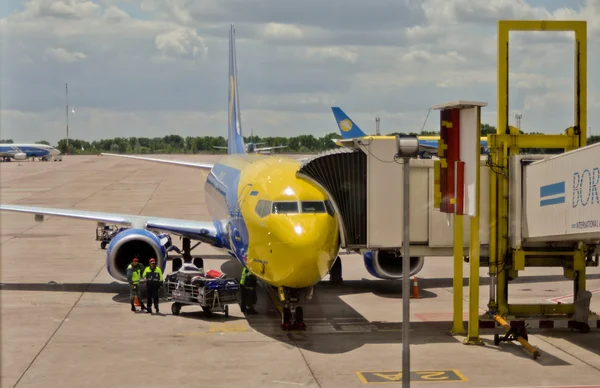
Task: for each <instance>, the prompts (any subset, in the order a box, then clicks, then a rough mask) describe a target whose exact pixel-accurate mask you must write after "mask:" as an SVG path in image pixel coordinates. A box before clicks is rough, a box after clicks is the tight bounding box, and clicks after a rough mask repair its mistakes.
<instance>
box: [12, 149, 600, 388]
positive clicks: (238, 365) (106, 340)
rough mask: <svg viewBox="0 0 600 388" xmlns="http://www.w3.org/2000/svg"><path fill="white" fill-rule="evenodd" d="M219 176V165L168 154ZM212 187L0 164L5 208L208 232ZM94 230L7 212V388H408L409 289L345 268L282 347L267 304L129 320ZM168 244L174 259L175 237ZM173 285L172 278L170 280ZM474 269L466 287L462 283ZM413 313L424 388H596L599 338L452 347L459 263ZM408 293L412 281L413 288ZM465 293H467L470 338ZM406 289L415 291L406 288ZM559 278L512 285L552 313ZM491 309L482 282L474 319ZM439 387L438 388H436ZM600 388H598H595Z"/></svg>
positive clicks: (197, 174) (107, 160)
mask: <svg viewBox="0 0 600 388" xmlns="http://www.w3.org/2000/svg"><path fill="white" fill-rule="evenodd" d="M153 156H154V157H164V158H172V159H179V160H194V161H204V162H209V161H216V160H218V158H219V157H220V156H216V155H164V156H156V155H153ZM205 175H206V173H205V172H201V171H198V170H194V169H190V168H185V167H178V166H172V165H164V164H156V163H151V162H143V161H135V160H128V159H120V158H113V157H107V156H97V155H94V156H70V155H69V156H65V157H64V158H63V161H62V162H38V161H35V162H30V161H26V162H20V163H19V162H11V163H0V188H1V189H0V198H1V200H0V201H1V202H2V203H15V204H23V205H39V206H48V207H57V208H74V209H87V210H94V211H107V212H116V213H128V214H144V215H154V216H165V217H177V218H183V219H209V215H208V211H207V209H206V204H205V200H204V180H205ZM95 228H96V224H95V222H93V221H84V220H75V219H67V218H57V217H46V219H45V221H44V222H42V223H38V222H36V221H34V217H33V215H30V214H18V213H10V212H1V213H0V244H1V245H0V253H1V260H2V261H1V277H0V279H1V284H0V302H1V320H0V324H1V326H0V331H1V335H2V343H1V351H2V354H1V356H2V358H1V364H0V365H1V384H0V385H1V386H2V387H48V386H50V387H59V386H60V387H108V386H115V387H135V386H140V387H145V388H150V387H174V386H183V385H186V386H196V387H294V386H297V387H345V388H351V387H368V386H370V385H372V384H387V385H389V386H392V387H393V386H401V369H402V341H401V339H402V303H401V301H402V293H401V290H402V287H401V282H396V281H385V280H377V279H375V278H373V277H372V276H370V275H369V274H368V272H367V271H366V269H365V268H364V264H363V262H362V259H361V257H360V256H358V255H344V256H342V257H343V278H344V283H343V284H342V285H332V284H329V283H328V281H327V280H328V279H327V278H325V279H324V280H323V282H321V283H320V284H318V285H317V286H316V288H315V293H314V297H313V300H312V301H310V302H309V303H308V304H306V305H304V306H305V307H304V308H305V316H306V323H307V325H308V328H307V330H306V331H303V332H283V331H281V329H280V328H279V322H280V317H279V315H278V312H277V309H276V308H275V305H274V304H273V303H272V301H271V300H270V298H269V297H268V295H267V293H266V292H263V291H260V292H259V295H258V296H259V302H258V305H257V310H258V314H257V315H250V316H248V317H246V316H245V315H244V314H242V313H241V312H240V309H239V306H238V305H230V306H229V314H230V316H229V318H225V317H224V316H223V314H221V313H218V312H215V313H213V314H211V315H210V316H208V315H206V314H205V313H203V312H202V310H201V309H200V308H197V307H195V306H186V307H183V309H182V311H181V314H180V315H179V316H175V315H172V314H171V309H170V305H171V303H169V302H166V301H162V302H161V305H160V314H154V315H150V314H147V313H133V312H131V311H130V306H129V303H128V302H129V293H128V292H129V291H128V287H127V285H126V284H122V283H119V282H116V281H115V280H114V279H113V278H112V277H111V276H110V275H109V274H108V273H107V271H106V251H104V250H101V249H100V244H99V242H98V241H95ZM173 242H174V243H175V244H176V245H179V246H180V242H179V239H178V238H174V239H173ZM192 254H193V255H194V256H203V257H205V261H204V262H205V269H207V270H208V269H211V268H214V269H217V270H221V271H224V272H226V273H227V274H229V275H231V276H236V277H239V271H240V270H241V268H240V266H239V264H237V263H236V262H235V261H233V260H232V259H231V258H230V257H227V256H224V255H222V254H221V253H219V252H217V251H215V250H213V249H212V248H210V247H209V246H205V245H200V246H199V247H198V248H196V249H195V250H194V251H192ZM166 272H167V273H168V272H170V264H168V266H167V271H166ZM468 273H469V272H468V264H464V274H465V276H468ZM417 276H418V285H419V293H420V297H421V298H420V299H411V301H410V316H411V322H410V343H411V346H410V357H411V359H410V366H411V380H412V383H414V384H416V385H417V386H420V387H437V386H443V387H444V388H451V387H464V388H467V387H550V386H553V387H559V386H560V387H575V386H588V387H591V386H600V330H599V329H594V328H592V330H591V331H590V332H589V333H585V334H584V333H580V332H578V331H573V330H571V329H538V330H533V331H530V334H529V340H530V343H531V344H532V345H533V346H535V347H537V348H538V349H539V351H540V353H541V357H539V358H538V359H537V360H533V359H532V358H531V356H530V354H529V353H528V352H526V351H525V350H524V349H523V348H522V346H521V345H520V344H519V343H515V342H509V343H506V342H505V343H501V344H500V345H499V346H494V343H493V333H494V332H497V333H503V331H502V330H496V331H493V330H481V336H480V337H481V339H482V340H483V343H484V345H483V346H468V345H465V344H463V341H464V338H465V337H464V336H463V335H457V336H452V335H450V334H449V330H450V328H451V326H452V325H451V323H452V322H451V321H452V260H451V258H449V257H436V258H427V259H426V262H425V266H424V268H423V270H422V271H421V272H420V273H419V274H418V275H417ZM411 280H412V279H411ZM467 284H468V280H467V278H465V282H464V286H465V287H464V289H463V292H464V294H463V295H464V299H465V302H464V314H465V315H464V317H465V329H466V328H467V323H466V320H467V306H468V302H467V301H468V296H469V294H468V287H467ZM587 284H588V290H592V291H595V292H594V294H593V295H594V297H592V300H591V306H590V308H591V310H593V311H599V310H600V293H599V292H600V268H590V269H588V282H587ZM411 287H412V284H411ZM572 290H573V286H572V282H571V281H568V280H567V279H565V278H564V277H563V276H562V269H559V268H554V269H532V270H527V271H525V272H523V273H521V276H520V277H519V278H518V279H517V280H515V281H514V282H511V284H510V286H509V296H510V302H511V303H557V302H558V301H567V300H568V298H569V295H570V294H572ZM488 295H489V285H488V276H487V268H482V269H481V288H480V297H479V306H480V312H481V313H483V312H484V311H485V310H486V306H487V302H488ZM442 382H443V383H444V384H440V383H442ZM594 384H596V385H594Z"/></svg>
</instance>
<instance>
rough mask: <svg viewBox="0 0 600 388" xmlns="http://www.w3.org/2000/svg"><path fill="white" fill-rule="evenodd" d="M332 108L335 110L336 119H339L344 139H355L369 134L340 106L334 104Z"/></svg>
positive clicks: (339, 126) (338, 123)
mask: <svg viewBox="0 0 600 388" xmlns="http://www.w3.org/2000/svg"><path fill="white" fill-rule="evenodd" d="M331 110H332V111H333V116H334V117H335V121H337V125H338V128H339V129H340V133H341V134H342V139H353V138H355V137H364V136H368V135H367V134H366V133H364V132H363V131H362V130H361V129H360V128H359V127H358V125H356V124H355V123H354V121H352V119H351V118H350V117H348V116H347V115H346V114H345V113H344V111H343V110H341V109H340V108H339V107H337V106H332V107H331Z"/></svg>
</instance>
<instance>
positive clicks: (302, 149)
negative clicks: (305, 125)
mask: <svg viewBox="0 0 600 388" xmlns="http://www.w3.org/2000/svg"><path fill="white" fill-rule="evenodd" d="M495 133H496V127H495V126H493V125H489V124H481V136H487V135H488V134H495ZM521 133H524V132H523V131H521ZM402 134H404V133H400V132H392V133H388V134H387V135H388V136H395V135H402ZM408 135H421V136H439V132H436V131H423V132H421V133H418V134H417V133H415V132H410V133H408ZM340 138H341V136H340V134H339V133H335V132H332V133H329V134H327V135H325V136H323V137H314V136H313V135H299V136H294V137H283V136H274V137H262V138H261V137H259V136H253V137H252V138H249V137H244V141H245V142H246V144H248V143H250V141H252V142H254V143H263V144H260V145H259V146H258V147H274V146H280V145H285V146H287V147H286V148H281V149H277V151H276V152H278V153H315V152H322V151H326V150H328V149H332V148H335V147H336V145H335V143H334V142H333V141H332V139H340ZM587 140H588V141H587V143H588V144H593V143H598V142H600V136H599V135H594V136H590V137H588V139H587ZM0 143H14V142H13V140H12V139H6V140H0ZM36 143H38V144H48V145H49V144H50V143H49V142H47V141H45V140H41V141H38V142H36ZM215 146H217V147H226V146H227V139H226V138H224V137H223V136H216V137H215V136H198V137H193V136H186V137H182V136H179V135H167V136H164V137H154V138H148V137H116V138H113V139H102V140H95V141H91V142H89V141H86V140H79V139H69V154H80V155H86V154H98V153H101V152H111V153H120V154H209V153H210V154H213V153H216V154H219V153H222V154H224V153H226V152H227V150H225V149H217V148H214V147H215ZM56 148H57V149H58V150H59V151H60V152H62V153H63V154H64V153H66V151H67V139H61V140H59V141H58V145H57V146H56ZM560 152H562V150H556V149H554V150H553V149H547V150H546V149H523V150H522V153H524V154H526V153H527V154H531V153H538V154H541V153H544V154H552V153H560Z"/></svg>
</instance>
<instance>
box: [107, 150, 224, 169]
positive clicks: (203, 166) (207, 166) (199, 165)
mask: <svg viewBox="0 0 600 388" xmlns="http://www.w3.org/2000/svg"><path fill="white" fill-rule="evenodd" d="M100 155H106V156H116V157H119V158H129V159H138V160H146V161H149V162H158V163H168V164H175V165H177V166H185V167H195V168H201V169H205V170H210V169H212V168H213V166H214V164H205V163H194V162H183V161H179V160H168V159H155V158H146V157H143V156H133V155H120V154H108V153H104V152H103V153H101V154H100Z"/></svg>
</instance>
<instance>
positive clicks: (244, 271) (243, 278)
mask: <svg viewBox="0 0 600 388" xmlns="http://www.w3.org/2000/svg"><path fill="white" fill-rule="evenodd" d="M247 277H248V268H246V267H244V269H243V270H242V278H241V279H240V284H241V285H242V286H243V285H244V283H245V282H246V278H247Z"/></svg>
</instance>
